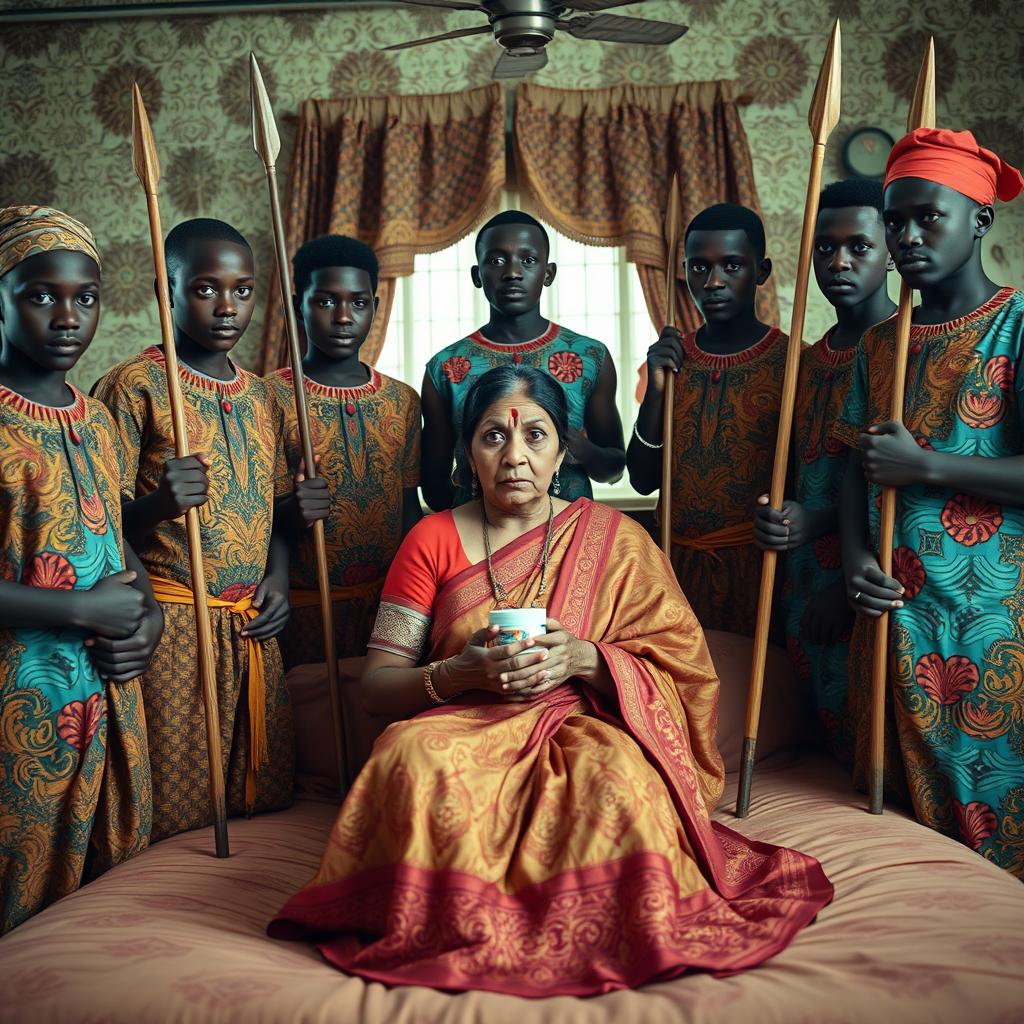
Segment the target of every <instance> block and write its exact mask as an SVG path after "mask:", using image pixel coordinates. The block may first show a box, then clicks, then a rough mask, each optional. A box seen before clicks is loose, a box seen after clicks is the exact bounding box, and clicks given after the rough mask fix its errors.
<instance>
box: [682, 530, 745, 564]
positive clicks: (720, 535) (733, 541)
mask: <svg viewBox="0 0 1024 1024" xmlns="http://www.w3.org/2000/svg"><path fill="white" fill-rule="evenodd" d="M672 543H673V544H675V545H678V546H679V547H681V548H690V549H692V550H694V551H706V552H708V553H709V554H710V555H711V556H712V558H718V555H716V554H715V550H716V549H717V548H740V547H744V546H745V545H747V544H753V543H754V524H753V523H749V522H748V523H736V524H735V525H733V526H723V527H722V528H721V529H720V530H711V532H710V533H702V534H700V536H698V537H684V536H683V535H682V534H681V533H674V532H673V534H672ZM719 561H721V559H719Z"/></svg>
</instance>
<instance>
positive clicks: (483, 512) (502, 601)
mask: <svg viewBox="0 0 1024 1024" xmlns="http://www.w3.org/2000/svg"><path fill="white" fill-rule="evenodd" d="M480 517H481V519H483V524H484V550H485V551H486V552H487V572H488V574H489V575H490V577H491V589H492V590H493V591H494V599H495V601H497V602H498V607H499V608H501V607H508V606H509V605H510V604H511V598H509V596H508V591H507V590H506V589H505V587H504V585H503V584H502V582H501V580H499V579H498V577H497V575H496V574H495V572H494V564H493V562H492V561H491V537H490V533H489V531H488V523H487V509H486V508H485V506H484V503H483V501H481V502H480ZM554 521H555V503H554V500H553V499H552V497H551V495H550V494H549V495H548V530H547V535H546V536H545V537H544V550H543V552H542V553H541V559H540V589H539V590H538V591H537V598H536V600H535V601H534V602H533V604H532V606H531V607H533V608H543V607H544V605H543V604H541V603H540V599H541V598H542V597H543V596H544V592H545V591H546V590H547V588H548V552H549V551H550V550H551V524H552V523H553V522H554Z"/></svg>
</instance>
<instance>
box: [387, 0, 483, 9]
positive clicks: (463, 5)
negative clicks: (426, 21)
mask: <svg viewBox="0 0 1024 1024" xmlns="http://www.w3.org/2000/svg"><path fill="white" fill-rule="evenodd" d="M398 3H400V4H407V5H408V6H410V7H443V8H445V9H446V10H449V11H482V10H483V8H482V7H481V6H480V5H479V4H474V3H467V2H466V0H398Z"/></svg>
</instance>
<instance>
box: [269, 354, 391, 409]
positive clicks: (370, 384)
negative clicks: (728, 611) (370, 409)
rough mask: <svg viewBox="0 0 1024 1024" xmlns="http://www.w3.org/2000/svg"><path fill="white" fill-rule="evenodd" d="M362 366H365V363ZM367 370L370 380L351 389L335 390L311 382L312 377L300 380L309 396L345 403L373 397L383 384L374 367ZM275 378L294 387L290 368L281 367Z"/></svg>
mask: <svg viewBox="0 0 1024 1024" xmlns="http://www.w3.org/2000/svg"><path fill="white" fill-rule="evenodd" d="M363 365H364V366H366V364H365V363H363ZM367 369H368V370H369V371H370V379H369V380H368V381H367V382H366V383H365V384H357V385H356V386H355V387H353V388H336V387H331V386H330V385H328V384H320V383H319V382H318V381H315V380H313V378H312V377H308V376H306V375H303V378H302V379H303V380H304V381H305V383H306V390H307V391H308V392H309V393H310V394H311V395H316V396H317V397H318V398H335V399H339V400H342V401H347V400H350V399H355V398H365V397H366V396H367V395H373V394H376V392H378V391H380V389H381V385H382V384H383V383H384V382H383V380H382V379H381V376H380V373H379V372H378V371H377V368H376V367H374V366H368V367H367ZM277 376H278V377H280V378H281V380H283V381H287V383H288V385H289V386H290V387H294V385H295V374H293V373H292V368H291V367H290V366H283V367H282V368H281V369H280V370H278V371H277Z"/></svg>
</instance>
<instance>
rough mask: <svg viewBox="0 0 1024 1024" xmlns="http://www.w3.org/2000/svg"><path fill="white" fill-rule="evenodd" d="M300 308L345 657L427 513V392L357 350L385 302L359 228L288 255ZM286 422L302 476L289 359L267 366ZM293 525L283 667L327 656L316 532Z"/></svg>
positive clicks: (353, 651)
mask: <svg viewBox="0 0 1024 1024" xmlns="http://www.w3.org/2000/svg"><path fill="white" fill-rule="evenodd" d="M292 266H293V268H294V278H295V297H294V302H295V310H296V313H297V314H298V316H299V317H300V319H301V321H302V325H303V327H304V329H305V333H306V340H307V342H308V348H307V351H306V356H305V359H303V363H302V370H303V374H304V375H305V383H306V402H307V406H308V409H309V427H310V430H311V432H312V435H313V449H314V451H315V452H316V453H317V459H318V462H317V473H318V474H319V476H320V477H321V478H322V479H323V481H324V482H325V483H326V486H327V489H328V491H329V493H330V512H329V515H328V516H327V519H326V522H325V524H324V529H325V535H326V541H327V561H328V569H329V571H330V577H331V592H332V595H333V598H334V632H335V638H334V640H335V647H336V649H337V654H338V657H339V658H347V657H354V656H356V655H361V654H365V653H366V642H367V640H369V638H370V632H371V630H372V629H373V623H374V619H375V618H376V614H377V604H378V602H379V599H380V588H381V586H382V585H383V582H384V576H385V574H386V572H387V570H388V567H389V566H390V565H391V561H392V559H393V558H394V557H395V552H396V551H397V550H398V545H399V544H400V543H401V541H402V538H403V537H404V536H405V534H406V533H407V532H408V530H409V529H410V528H411V527H412V526H413V525H414V524H415V523H416V522H418V520H419V518H420V514H421V513H420V503H419V495H418V493H417V490H416V488H417V486H418V485H419V481H420V399H419V395H417V394H416V392H415V391H413V389H412V388H410V387H409V386H408V385H406V384H403V383H402V382H401V381H397V380H392V378H390V377H386V376H385V375H384V374H382V373H379V372H378V371H377V370H375V369H374V368H373V367H371V366H368V365H367V364H366V363H363V362H361V361H360V359H359V350H360V348H361V346H362V344H363V342H364V341H366V336H367V335H368V334H369V333H370V328H371V327H372V326H373V318H374V314H375V313H376V311H377V298H376V293H377V275H378V267H377V257H376V256H375V255H374V252H373V250H372V249H371V248H370V247H369V246H368V245H364V244H363V243H362V242H359V241H357V240H356V239H354V238H347V237H345V236H344V235H327V236H325V237H323V238H317V239H314V240H313V241H311V242H307V243H306V244H305V245H303V246H302V248H301V249H299V251H298V252H297V253H296V254H295V258H294V259H293V261H292ZM267 383H268V385H269V386H270V391H271V394H272V395H273V396H274V400H275V401H276V403H277V405H278V407H279V409H280V411H281V416H282V418H283V420H284V423H285V454H286V456H287V459H288V466H289V469H290V471H291V472H292V474H293V475H295V476H296V477H297V478H298V477H301V476H302V470H303V468H304V467H303V465H302V451H301V448H300V445H299V436H298V425H297V422H296V415H295V395H294V390H293V377H292V372H291V369H290V368H285V369H281V370H277V371H276V372H275V373H273V374H271V375H270V376H269V377H268V378H267ZM304 523H305V520H304V518H303V519H302V521H299V522H296V523H295V524H294V525H295V526H296V527H297V528H296V529H293V531H292V537H291V558H290V560H289V564H290V574H291V606H292V617H291V622H290V623H289V626H288V629H287V630H286V632H285V633H283V634H282V635H281V639H280V644H281V653H282V655H283V656H284V663H285V668H286V669H289V668H291V667H292V666H293V665H300V664H303V663H304V662H319V661H323V657H324V649H323V628H322V624H321V619H320V593H319V590H318V589H317V587H318V584H317V571H316V560H315V556H314V551H313V542H312V537H311V535H310V534H309V531H308V530H307V529H305V528H304Z"/></svg>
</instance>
